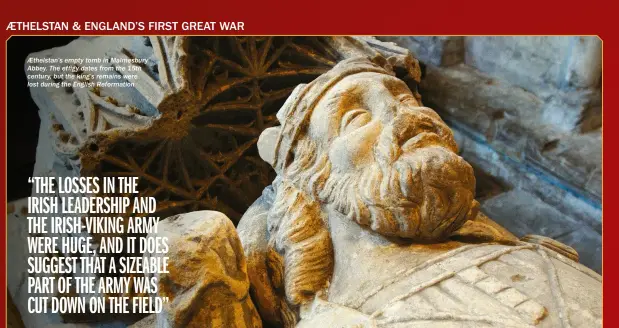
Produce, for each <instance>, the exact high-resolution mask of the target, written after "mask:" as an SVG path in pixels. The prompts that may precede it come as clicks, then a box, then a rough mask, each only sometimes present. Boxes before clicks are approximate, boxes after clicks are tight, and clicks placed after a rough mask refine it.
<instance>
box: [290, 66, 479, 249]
mask: <svg viewBox="0 0 619 328" xmlns="http://www.w3.org/2000/svg"><path fill="white" fill-rule="evenodd" d="M306 138H308V139H309V140H312V142H311V143H314V144H315V145H316V148H317V149H316V150H315V151H316V152H317V155H316V156H317V157H318V158H320V157H324V156H325V155H326V156H327V158H328V159H327V161H326V164H325V166H326V167H324V168H320V164H318V165H316V164H315V165H312V168H310V169H309V171H310V172H312V171H314V172H319V171H324V170H329V173H328V174H324V175H323V176H322V177H323V178H325V179H324V184H320V185H318V186H316V187H315V189H317V190H314V192H315V193H316V192H317V196H318V198H319V199H320V200H321V201H322V202H324V203H326V204H329V205H333V206H334V208H335V209H336V210H337V211H339V212H341V213H342V214H344V215H346V216H347V217H349V218H350V219H352V220H355V221H356V222H358V223H359V224H361V225H364V226H368V227H370V228H371V229H372V230H374V231H377V232H379V233H381V234H383V235H388V236H398V237H405V238H412V239H415V240H418V241H436V240H440V239H443V238H446V237H447V236H448V235H449V234H451V232H453V231H454V230H456V229H458V228H459V227H460V226H461V225H462V224H463V223H464V222H465V221H466V220H467V219H468V217H469V216H470V215H472V213H471V208H472V207H473V204H474V189H475V178H474V176H473V170H472V168H471V167H470V165H469V164H468V163H466V162H465V161H464V160H463V159H462V158H461V157H459V156H458V155H457V154H456V152H457V146H456V143H455V141H454V138H453V134H452V132H451V130H450V129H449V127H448V126H447V125H446V124H445V123H444V122H443V121H442V120H441V119H440V117H439V116H438V114H436V112H434V111H433V110H432V109H430V108H427V107H421V106H419V103H418V102H417V100H416V99H415V97H414V96H413V94H412V92H411V91H410V89H409V88H408V87H407V85H406V84H405V83H404V82H403V81H401V80H400V79H398V78H396V77H393V76H390V75H387V74H380V73H373V72H367V73H360V74H354V75H351V76H348V77H346V78H344V79H342V81H340V82H338V83H337V84H336V85H335V86H334V87H333V88H331V89H329V90H328V91H327V92H326V93H325V94H324V96H323V97H322V98H321V100H320V101H319V103H318V104H317V106H316V108H315V109H314V111H313V113H312V116H311V118H310V121H309V126H308V129H307V135H306ZM308 148H312V147H308ZM300 153H302V152H300ZM316 163H320V159H318V160H317V161H316ZM329 167H330V168H329ZM320 180H321V177H316V174H314V177H313V178H309V179H308V180H307V181H306V182H303V181H301V183H300V184H299V183H297V185H298V186H299V187H300V188H305V187H306V186H310V187H311V186H312V181H320ZM309 192H311V190H309ZM473 212H474V210H473Z"/></svg>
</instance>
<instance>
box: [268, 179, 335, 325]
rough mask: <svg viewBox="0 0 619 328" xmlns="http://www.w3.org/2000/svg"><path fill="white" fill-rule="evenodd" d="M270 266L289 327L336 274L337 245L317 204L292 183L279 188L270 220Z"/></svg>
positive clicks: (280, 185) (282, 311) (284, 318)
mask: <svg viewBox="0 0 619 328" xmlns="http://www.w3.org/2000/svg"><path fill="white" fill-rule="evenodd" d="M267 222H268V228H269V245H268V250H267V266H268V270H269V271H270V277H271V283H272V284H273V287H274V289H275V290H276V293H277V294H279V295H280V297H283V299H281V300H280V312H281V313H280V314H281V319H282V321H283V322H284V323H285V326H286V327H289V326H294V324H295V322H296V314H295V313H296V310H295V309H296V307H297V306H298V305H300V304H302V303H305V302H307V301H310V300H312V299H313V298H314V296H315V295H316V293H317V292H319V291H321V290H324V289H325V287H326V286H327V285H328V282H329V280H330V278H331V275H332V273H333V262H334V260H333V246H332V244H331V238H330V236H329V231H328V229H327V227H326V224H325V220H323V213H322V211H321V209H320V206H319V204H318V203H317V202H315V201H314V200H312V199H310V198H308V197H307V195H306V194H305V193H303V192H302V191H300V190H299V189H298V188H296V187H295V186H293V185H291V184H290V183H288V182H280V183H278V185H277V186H276V191H275V199H274V201H273V206H272V208H271V211H270V212H269V215H268V217H267Z"/></svg>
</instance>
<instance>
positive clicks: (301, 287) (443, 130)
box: [239, 58, 601, 327]
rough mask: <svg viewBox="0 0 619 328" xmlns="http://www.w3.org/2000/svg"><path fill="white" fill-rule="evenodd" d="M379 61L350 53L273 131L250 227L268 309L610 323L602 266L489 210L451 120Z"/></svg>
mask: <svg viewBox="0 0 619 328" xmlns="http://www.w3.org/2000/svg"><path fill="white" fill-rule="evenodd" d="M380 63H381V61H374V62H370V61H369V60H367V59H364V58H357V59H350V60H347V61H343V62H341V63H339V64H338V65H337V66H335V67H334V68H333V69H332V70H330V71H329V72H328V73H325V74H323V75H322V76H321V77H319V78H317V79H316V80H314V81H313V82H312V83H310V84H308V85H301V86H299V87H298V88H296V89H295V91H294V92H293V93H292V95H291V96H290V98H289V99H288V100H287V101H286V103H285V104H284V106H283V107H282V108H281V109H280V111H279V112H278V114H277V117H278V120H279V121H280V123H281V126H279V127H272V128H270V130H267V131H265V132H264V133H265V137H264V139H263V142H260V143H259V147H261V148H263V147H266V148H271V149H260V150H259V153H260V154H261V155H263V156H265V157H266V158H264V160H265V161H267V162H268V163H271V164H272V166H273V168H274V169H275V171H276V172H277V174H278V177H277V178H276V180H275V181H274V183H273V184H272V186H271V188H269V189H267V190H265V192H264V193H263V196H262V197H261V198H259V199H258V200H257V201H256V202H255V204H254V205H252V207H250V209H249V210H248V212H247V213H246V214H245V215H244V217H243V218H242V219H241V223H240V224H239V230H240V233H239V235H240V236H241V239H242V242H243V245H244V246H243V247H244V250H245V252H246V254H247V256H248V257H250V259H249V262H253V263H254V265H252V266H250V267H249V268H248V270H250V271H254V270H255V271H256V272H253V273H252V272H250V274H249V277H250V280H251V283H252V286H253V287H252V288H254V289H255V290H265V291H268V295H272V296H273V297H269V298H267V299H266V300H262V299H260V298H259V297H257V298H254V300H255V301H256V302H257V303H258V304H259V305H258V308H259V310H260V312H261V314H262V315H263V318H274V319H275V320H273V321H272V322H269V323H270V324H273V325H276V326H284V327H293V326H295V325H297V324H298V326H299V327H322V326H325V327H326V326H329V327H333V326H345V325H354V326H356V327H414V326H431V325H434V324H439V322H440V324H441V325H442V326H444V327H525V326H526V327H529V326H536V327H556V326H573V327H594V326H596V327H597V326H601V277H600V276H599V275H598V274H597V273H595V272H593V271H592V270H590V269H588V268H586V267H584V266H582V265H580V264H578V263H576V262H574V261H573V260H571V259H570V258H576V256H575V255H576V254H575V253H574V252H573V250H571V249H570V248H569V247H568V246H565V245H562V244H561V243H560V242H558V241H551V240H549V239H545V238H542V237H536V238H529V239H527V240H529V241H530V242H523V241H521V240H518V239H517V238H516V237H515V236H513V235H512V234H511V233H509V232H507V231H506V230H505V229H504V228H503V227H501V226H500V225H498V224H497V223H495V222H493V221H492V220H491V219H489V218H487V217H486V216H483V215H479V213H478V206H479V204H478V203H477V201H476V200H475V199H474V186H475V181H474V178H473V169H472V167H471V166H470V165H469V164H468V163H467V162H465V161H464V160H463V159H462V158H461V157H460V156H458V155H457V151H458V147H457V145H456V142H455V139H454V136H453V134H452V132H451V130H450V129H449V128H448V127H447V126H446V125H445V123H444V122H443V121H442V120H441V118H440V117H439V116H438V115H437V114H436V113H435V112H434V111H433V110H431V109H430V108H427V107H423V106H422V105H421V103H420V102H419V101H418V100H417V99H416V98H415V97H414V95H413V93H412V92H411V91H410V90H408V89H407V88H406V86H405V85H404V84H403V83H402V82H400V81H398V80H397V79H396V78H395V77H394V76H393V74H392V72H391V71H390V68H389V67H388V66H381V64H380ZM273 135H277V137H275V138H273ZM269 140H275V143H272V142H269ZM545 245H546V246H545ZM547 246H548V247H547ZM556 251H558V252H556ZM562 254H563V255H562ZM566 256H569V258H568V257H566ZM252 258H253V259H252ZM265 262H266V263H265ZM261 302H264V303H263V304H261Z"/></svg>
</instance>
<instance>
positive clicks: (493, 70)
mask: <svg viewBox="0 0 619 328" xmlns="http://www.w3.org/2000/svg"><path fill="white" fill-rule="evenodd" d="M464 43H465V49H466V54H465V62H466V64H468V65H471V66H473V67H475V68H477V69H479V70H481V71H482V72H485V73H487V74H491V75H493V76H496V77H500V78H503V79H505V80H508V81H509V82H510V83H512V84H514V85H517V86H520V87H522V88H525V89H527V90H530V91H534V90H535V89H537V88H539V87H543V86H545V85H553V86H555V87H557V88H570V87H574V88H595V87H597V86H598V83H599V81H600V77H601V72H602V70H601V68H602V66H601V63H602V51H601V50H602V48H601V47H602V44H601V40H600V39H599V38H598V37H595V36H587V37H576V36H547V37H541V36H528V37H525V36H514V37H504V36H501V37H496V36H492V37H479V36H474V37H466V38H465V42H464Z"/></svg>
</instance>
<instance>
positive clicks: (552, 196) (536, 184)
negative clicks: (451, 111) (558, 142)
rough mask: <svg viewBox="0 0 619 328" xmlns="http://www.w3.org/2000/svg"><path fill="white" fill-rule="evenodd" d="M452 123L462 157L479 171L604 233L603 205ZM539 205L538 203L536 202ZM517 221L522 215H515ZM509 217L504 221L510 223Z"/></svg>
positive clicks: (512, 215) (460, 125)
mask: <svg viewBox="0 0 619 328" xmlns="http://www.w3.org/2000/svg"><path fill="white" fill-rule="evenodd" d="M448 122H449V124H451V126H452V128H453V131H454V135H455V137H456V140H458V146H459V150H460V155H461V156H462V157H464V158H465V159H466V160H467V161H469V162H470V163H471V164H473V165H475V167H477V168H479V170H481V171H484V172H486V173H487V174H488V175H490V176H493V177H496V178H497V179H500V181H501V182H503V183H504V184H506V185H507V187H506V188H505V189H504V190H510V189H520V190H522V191H524V192H526V193H529V194H531V195H533V197H534V198H537V199H541V200H542V201H543V202H545V203H547V204H549V205H550V206H552V207H554V208H555V209H556V210H558V211H559V212H561V213H562V214H563V215H565V216H566V217H571V218H573V219H574V220H576V221H578V222H579V224H586V225H588V226H590V227H591V228H592V229H594V230H595V231H597V232H598V233H601V231H602V221H601V218H602V211H601V207H600V206H599V204H596V203H595V202H591V201H590V200H588V197H587V196H584V195H583V194H582V193H579V192H578V191H577V189H575V188H573V187H571V186H570V185H569V184H567V183H566V182H564V181H561V180H559V179H557V178H553V177H552V175H550V174H548V173H547V172H543V171H540V170H536V169H534V168H533V167H532V166H531V165H527V164H526V163H523V162H521V161H517V160H515V159H514V158H513V157H510V156H508V154H506V153H501V152H498V151H497V150H495V149H494V148H493V147H492V146H491V145H489V144H488V143H487V142H485V140H484V139H483V138H484V137H483V136H481V135H479V134H476V133H475V132H473V131H471V129H469V128H468V127H466V126H463V125H462V124H458V123H455V122H454V121H448ZM532 201H533V202H535V200H532ZM511 218H512V219H513V220H517V218H518V213H517V212H513V213H512V214H511ZM508 219H509V218H503V220H508Z"/></svg>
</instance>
